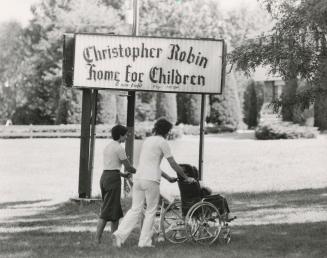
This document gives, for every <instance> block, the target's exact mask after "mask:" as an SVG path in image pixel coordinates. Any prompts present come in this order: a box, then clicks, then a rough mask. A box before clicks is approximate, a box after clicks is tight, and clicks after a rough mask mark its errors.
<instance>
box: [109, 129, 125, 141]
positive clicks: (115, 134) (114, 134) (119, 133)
mask: <svg viewBox="0 0 327 258" xmlns="http://www.w3.org/2000/svg"><path fill="white" fill-rule="evenodd" d="M127 131H128V129H127V127H125V126H123V125H115V126H114V127H113V128H112V129H111V137H112V139H114V140H115V141H117V140H119V138H120V136H124V135H125V134H126V133H127Z"/></svg>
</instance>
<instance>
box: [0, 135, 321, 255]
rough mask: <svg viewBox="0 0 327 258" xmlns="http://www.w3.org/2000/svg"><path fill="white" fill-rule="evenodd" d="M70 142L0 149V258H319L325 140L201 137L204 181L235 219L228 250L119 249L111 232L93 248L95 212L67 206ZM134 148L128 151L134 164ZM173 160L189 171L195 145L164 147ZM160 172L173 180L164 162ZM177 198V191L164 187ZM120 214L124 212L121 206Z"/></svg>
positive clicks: (23, 142) (98, 155)
mask: <svg viewBox="0 0 327 258" xmlns="http://www.w3.org/2000/svg"><path fill="white" fill-rule="evenodd" d="M106 142H107V140H105V139H101V140H98V139H97V140H96V145H95V162H94V172H93V182H92V186H93V188H92V193H93V195H98V194H99V187H98V182H99V178H100V175H101V170H102V168H101V167H102V164H101V160H102V149H103V147H104V146H105V144H106ZM79 144H80V142H79V140H78V139H17V140H0V257H182V258H183V257H326V253H327V247H326V246H327V240H326V239H327V238H326V235H327V166H326V157H327V139H326V136H321V137H319V139H310V140H280V141H256V140H254V139H253V138H252V137H251V135H247V134H225V135H219V136H211V135H209V136H206V137H205V145H204V176H203V178H204V181H205V182H206V183H207V184H208V185H209V186H211V187H212V188H213V189H214V190H215V191H218V192H220V193H223V194H224V195H225V196H226V197H227V199H228V201H229V204H230V206H231V209H232V211H233V213H234V214H235V215H237V216H238V219H237V220H236V221H235V222H234V223H232V230H233V239H232V243H231V244H230V245H228V246H224V245H221V244H215V245H213V246H210V247H202V246H199V245H196V244H194V243H191V242H188V243H185V244H183V245H173V244H169V243H166V242H165V243H158V244H157V247H156V248H155V249H139V248H137V247H136V245H137V240H138V234H139V229H135V230H134V231H133V234H132V235H131V237H130V238H129V239H128V241H127V242H126V245H125V246H124V248H123V249H121V250H119V249H115V248H113V247H112V246H111V242H110V232H109V231H108V229H107V231H106V232H105V234H104V239H103V244H101V245H100V246H96V245H94V244H93V242H92V240H93V237H94V234H95V227H96V220H97V214H98V211H99V204H95V203H94V204H91V205H84V206H81V205H79V204H77V203H75V202H70V201H68V200H69V198H71V197H76V196H77V192H78V169H79ZM141 144H142V142H139V141H137V142H136V143H135V163H136V165H137V159H138V155H139V149H140V147H141ZM170 144H171V147H172V150H173V153H174V156H175V157H176V160H177V161H178V162H181V163H191V164H194V165H197V162H198V147H199V146H198V137H196V136H194V137H193V136H188V137H184V138H182V139H178V140H176V141H173V142H170ZM162 168H163V169H164V170H166V171H167V172H168V173H169V174H171V175H173V174H174V173H173V172H172V171H171V170H170V169H169V167H168V165H167V163H166V162H163V164H162ZM161 188H162V191H163V192H165V193H171V194H173V195H174V194H176V193H177V192H178V189H177V186H176V184H168V183H166V182H164V181H163V182H162V187H161ZM124 205H125V210H126V209H127V208H129V206H130V202H129V201H126V202H124Z"/></svg>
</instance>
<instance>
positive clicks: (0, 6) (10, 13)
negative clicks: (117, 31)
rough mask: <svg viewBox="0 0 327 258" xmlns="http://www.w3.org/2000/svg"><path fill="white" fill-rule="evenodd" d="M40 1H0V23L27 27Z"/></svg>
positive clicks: (226, 2)
mask: <svg viewBox="0 0 327 258" xmlns="http://www.w3.org/2000/svg"><path fill="white" fill-rule="evenodd" d="M38 1H39V0H0V23H1V22H4V21H9V20H12V19H15V20H18V21H19V22H21V24H23V25H26V24H27V23H28V21H29V19H31V17H32V14H31V12H30V6H31V5H32V4H33V3H35V2H38ZM85 1H87V0H85ZM122 1H124V0H122ZM139 1H142V0H139ZM256 1H257V0H220V2H221V5H222V6H223V7H224V8H227V9H230V8H234V7H236V6H239V5H240V4H242V3H245V4H247V5H253V4H255V3H256Z"/></svg>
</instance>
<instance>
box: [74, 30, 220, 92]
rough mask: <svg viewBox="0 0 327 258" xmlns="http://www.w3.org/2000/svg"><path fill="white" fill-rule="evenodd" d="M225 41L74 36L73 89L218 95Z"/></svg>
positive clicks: (92, 35) (97, 35) (94, 35)
mask: <svg viewBox="0 0 327 258" xmlns="http://www.w3.org/2000/svg"><path fill="white" fill-rule="evenodd" d="M224 57H225V53H224V41H223V40H205V39H199V40H198V39H177V38H154V37H130V36H114V35H100V34H76V35H75V55H74V79H73V81H74V86H75V87H85V88H101V89H115V90H140V91H163V92H189V93H213V94H219V93H221V90H222V89H221V88H222V82H223V71H224V69H223V68H224V67H223V66H224Z"/></svg>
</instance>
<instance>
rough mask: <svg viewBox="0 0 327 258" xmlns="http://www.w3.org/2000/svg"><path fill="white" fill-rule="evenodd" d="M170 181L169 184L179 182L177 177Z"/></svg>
mask: <svg viewBox="0 0 327 258" xmlns="http://www.w3.org/2000/svg"><path fill="white" fill-rule="evenodd" d="M168 181H169V183H175V182H177V177H171V178H170V179H169V180H168Z"/></svg>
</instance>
